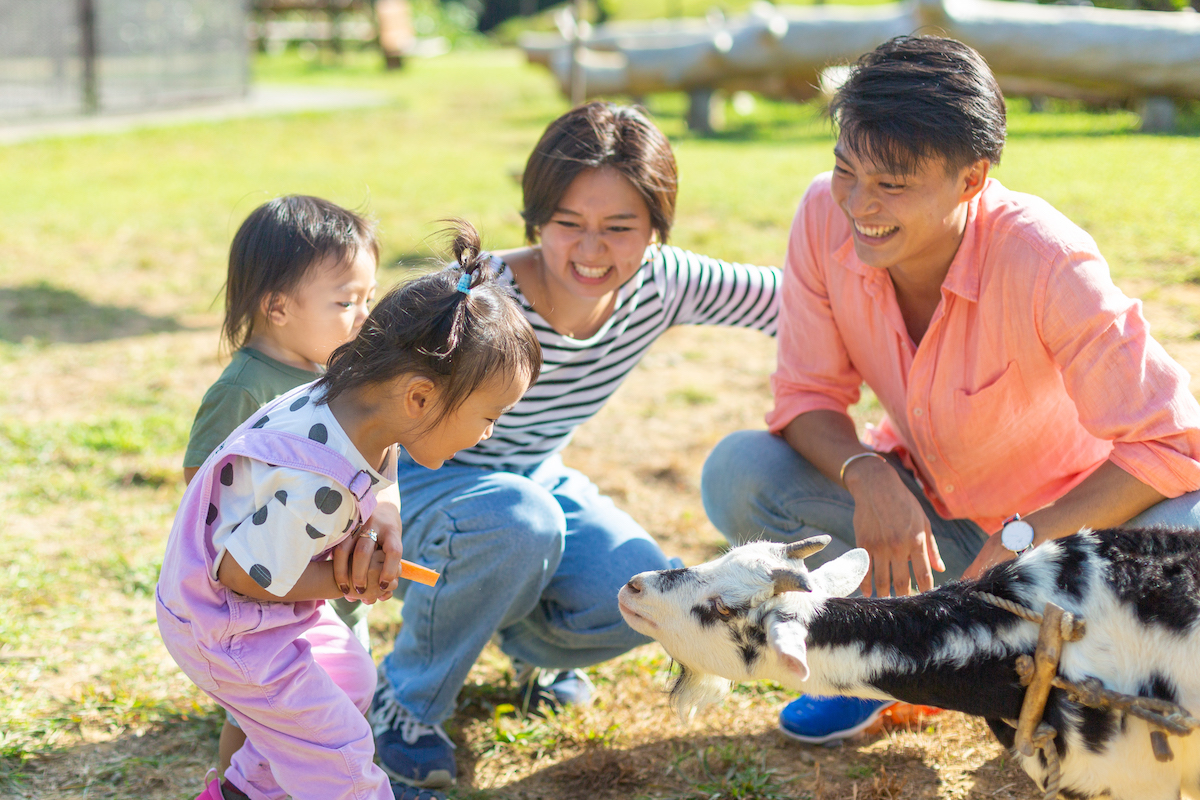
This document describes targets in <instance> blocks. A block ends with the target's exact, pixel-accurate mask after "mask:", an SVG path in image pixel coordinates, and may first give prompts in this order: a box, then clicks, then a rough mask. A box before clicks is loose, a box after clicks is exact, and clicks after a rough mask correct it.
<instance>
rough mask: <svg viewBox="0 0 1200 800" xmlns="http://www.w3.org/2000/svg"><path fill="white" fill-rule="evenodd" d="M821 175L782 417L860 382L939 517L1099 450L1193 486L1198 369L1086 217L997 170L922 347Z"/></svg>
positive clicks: (844, 401)
mask: <svg viewBox="0 0 1200 800" xmlns="http://www.w3.org/2000/svg"><path fill="white" fill-rule="evenodd" d="M829 185H830V174H829V173H825V174H823V175H820V176H818V177H817V178H816V179H815V180H814V181H813V183H812V186H810V187H809V190H808V192H807V193H806V194H805V196H804V200H803V201H802V202H801V203H800V209H799V211H798V212H797V213H796V218H795V221H794V222H793V223H792V231H791V238H790V240H789V242H788V253H787V262H786V265H785V268H784V278H783V309H782V312H781V314H780V323H779V367H778V370H777V371H776V372H775V374H774V375H772V376H771V385H772V388H773V389H774V393H775V408H774V409H773V410H772V411H771V412H770V413H769V414H768V415H767V425H768V426H769V427H770V429H771V431H772V432H776V433H778V432H779V431H781V430H782V429H783V428H785V427H786V426H787V424H788V423H789V422H791V421H792V420H793V419H795V418H796V417H797V416H798V415H800V414H803V413H804V412H806V411H814V410H816V409H829V410H832V411H838V412H841V413H846V411H847V408H848V406H850V405H851V404H853V403H854V402H856V401H857V400H858V397H859V386H860V385H861V384H862V383H864V382H865V383H866V384H867V385H868V386H870V387H871V389H873V390H874V392H875V394H876V395H877V396H878V397H879V402H880V403H881V404H882V406H883V408H884V410H885V411H886V412H887V413H886V416H885V417H884V419H883V421H882V422H881V423H880V425H879V426H878V427H875V428H872V429H870V430H869V431H868V444H870V445H871V446H873V447H875V448H876V449H878V450H882V451H892V450H895V451H898V452H899V453H900V454H901V456H902V457H903V459H904V462H905V464H906V465H907V466H908V467H909V468H910V469H912V470H913V471H914V472H915V473H916V474H917V476H918V477H919V478H920V479H921V481H922V483H923V484H924V486H925V491H926V494H927V495H928V497H929V500H930V501H931V502H932V503H933V505H934V507H935V508H936V509H937V510H938V513H939V514H941V515H942V516H944V517H946V518H948V519H952V518H968V519H971V520H973V521H974V522H976V523H977V524H978V525H979V526H980V527H982V528H983V529H984V530H985V531H994V530H996V529H998V528H999V527H1000V525H1001V523H1002V522H1003V520H1004V519H1005V518H1007V517H1008V516H1010V515H1012V514H1013V513H1015V512H1019V513H1021V514H1027V513H1029V512H1032V511H1035V510H1036V509H1038V508H1041V507H1043V506H1045V505H1047V504H1049V503H1051V502H1053V501H1054V500H1056V499H1058V498H1059V497H1061V496H1062V495H1063V494H1065V493H1066V492H1067V491H1068V490H1070V489H1071V488H1073V487H1074V486H1075V485H1077V484H1078V483H1080V482H1081V481H1082V480H1084V478H1086V477H1087V476H1088V475H1090V474H1091V473H1092V471H1093V470H1095V469H1096V468H1097V467H1098V466H1100V465H1101V464H1102V463H1104V461H1105V460H1107V459H1111V460H1112V461H1113V462H1114V463H1116V464H1117V465H1118V466H1120V467H1121V468H1122V469H1124V470H1125V471H1126V472H1128V473H1130V474H1131V475H1133V476H1134V477H1136V478H1138V479H1139V480H1141V481H1143V482H1145V483H1147V484H1149V485H1150V486H1152V487H1153V488H1155V489H1156V490H1157V491H1159V492H1161V493H1162V494H1163V495H1165V496H1167V497H1177V496H1179V495H1181V494H1183V493H1185V492H1189V491H1194V490H1196V489H1198V488H1200V461H1198V460H1197V459H1198V458H1200V406H1198V405H1197V403H1196V400H1195V399H1194V398H1193V397H1192V396H1191V394H1190V393H1189V391H1188V374H1187V373H1186V372H1185V371H1184V369H1183V368H1182V367H1180V366H1179V365H1178V364H1177V363H1176V362H1175V361H1173V360H1172V359H1171V358H1170V357H1169V356H1168V355H1167V354H1166V352H1165V351H1164V350H1163V349H1162V347H1161V345H1159V344H1158V343H1157V342H1156V341H1154V339H1152V338H1151V337H1150V333H1149V326H1148V325H1147V323H1146V320H1145V318H1144V317H1143V316H1142V313H1141V303H1140V302H1138V301H1136V300H1130V299H1129V298H1127V297H1126V296H1125V295H1124V294H1122V293H1121V291H1120V290H1119V289H1117V287H1116V286H1114V285H1113V283H1112V280H1111V279H1110V277H1109V274H1108V265H1107V264H1106V263H1105V261H1104V259H1103V258H1102V257H1101V255H1100V253H1099V251H1098V249H1097V248H1096V243H1095V242H1094V241H1092V238H1091V237H1090V236H1088V235H1087V234H1086V233H1085V232H1084V231H1082V230H1081V229H1080V228H1079V227H1077V226H1076V225H1075V224H1073V223H1072V222H1071V221H1070V220H1068V219H1067V218H1066V217H1064V216H1063V215H1062V214H1060V213H1058V212H1057V211H1055V210H1054V208H1052V207H1051V206H1050V205H1049V204H1048V203H1046V202H1045V201H1044V200H1041V199H1039V198H1037V197H1034V196H1032V195H1027V194H1020V193H1018V192H1011V191H1009V190H1008V189H1005V188H1004V187H1003V186H1002V185H1001V184H1000V183H999V182H998V181H996V180H994V179H989V180H988V183H987V186H986V187H985V188H984V190H983V191H982V192H981V193H980V194H979V195H978V196H977V197H976V198H975V199H974V200H972V201H971V203H970V206H969V208H968V216H967V227H966V231H965V234H964V236H963V240H962V244H961V245H960V246H959V248H958V253H957V254H956V255H955V257H954V261H953V262H952V263H951V265H950V271H949V272H948V273H947V275H946V279H945V281H944V282H943V284H942V300H941V303H940V304H939V305H938V308H937V310H936V311H935V312H934V315H933V320H932V321H931V322H930V325H929V330H928V331H927V332H926V334H925V336H924V338H923V339H922V340H921V343H920V346H916V345H914V344H913V341H912V338H911V337H910V336H909V335H908V331H907V329H906V328H905V325H904V320H903V318H902V317H901V315H900V307H899V305H897V303H896V296H895V293H894V291H893V289H892V282H891V278H890V276H889V275H888V272H887V271H886V270H883V269H874V268H872V267H868V266H867V265H866V264H864V263H862V262H861V261H860V260H859V259H858V257H857V256H856V255H855V252H854V244H853V242H852V241H851V231H850V224H849V222H848V221H847V219H846V216H845V214H843V213H842V210H841V209H840V208H838V206H837V204H836V203H834V201H833V198H832V196H831V195H830V189H829Z"/></svg>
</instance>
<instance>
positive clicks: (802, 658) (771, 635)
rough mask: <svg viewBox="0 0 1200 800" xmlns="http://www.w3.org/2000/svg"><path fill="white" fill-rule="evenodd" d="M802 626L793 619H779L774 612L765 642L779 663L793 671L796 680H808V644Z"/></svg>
mask: <svg viewBox="0 0 1200 800" xmlns="http://www.w3.org/2000/svg"><path fill="white" fill-rule="evenodd" d="M804 634H805V630H804V626H803V625H801V624H800V623H799V622H796V621H794V620H790V621H780V619H779V618H778V617H777V616H775V615H774V614H772V615H771V622H770V624H769V626H768V630H767V644H768V645H770V647H771V650H773V651H774V652H775V655H777V656H779V663H780V664H782V665H783V668H784V669H786V670H787V671H788V672H791V673H794V674H795V676H796V680H798V681H806V680H808V646H807V645H806V644H805V643H804Z"/></svg>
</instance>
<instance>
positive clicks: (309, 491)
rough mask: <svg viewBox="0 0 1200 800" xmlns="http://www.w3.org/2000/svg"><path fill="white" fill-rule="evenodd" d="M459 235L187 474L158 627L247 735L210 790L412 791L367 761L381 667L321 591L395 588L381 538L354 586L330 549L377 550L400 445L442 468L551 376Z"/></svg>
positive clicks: (221, 794)
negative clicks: (303, 377) (317, 369)
mask: <svg viewBox="0 0 1200 800" xmlns="http://www.w3.org/2000/svg"><path fill="white" fill-rule="evenodd" d="M456 230H457V233H456V237H455V240H454V255H455V257H456V259H457V260H458V264H457V265H455V266H452V267H447V268H444V269H441V270H439V271H436V272H432V273H430V274H427V275H424V276H422V277H420V278H417V279H416V280H414V281H412V282H410V283H407V284H404V285H402V286H399V287H397V288H395V289H393V290H392V291H390V292H389V293H388V294H387V296H385V297H384V298H383V299H382V300H381V301H380V302H379V304H378V305H377V306H376V307H375V309H374V310H373V311H372V312H371V314H370V316H368V317H367V319H366V321H365V322H364V323H363V326H362V328H361V329H360V330H359V332H358V334H357V335H356V336H355V338H354V339H353V340H351V341H350V342H347V343H346V344H344V345H342V346H340V347H339V348H337V349H336V350H335V351H334V352H333V355H332V356H331V357H330V361H329V367H328V371H327V372H326V373H325V375H324V376H322V377H321V378H320V379H318V380H316V381H314V382H312V383H309V384H304V385H302V386H300V387H298V388H296V389H295V390H293V391H291V392H289V393H287V394H285V395H283V396H281V397H280V398H278V399H277V400H275V401H273V402H270V403H268V404H267V405H266V406H264V407H263V408H262V409H260V410H259V411H258V412H256V413H254V414H253V415H251V417H250V418H249V419H248V420H246V422H245V423H243V424H242V425H241V426H240V427H239V428H237V429H236V430H235V431H234V432H233V433H232V434H230V435H229V437H228V438H227V439H226V440H225V442H224V443H223V444H222V445H221V446H219V447H218V448H217V449H216V450H215V451H214V452H213V453H212V454H211V455H210V456H209V457H208V459H207V460H206V461H205V462H204V464H203V465H202V466H201V467H200V468H199V471H198V472H197V474H196V476H195V479H194V480H192V482H191V483H190V484H189V485H188V488H187V491H186V493H185V494H184V498H183V502H182V504H181V506H180V509H179V512H178V514H177V515H176V517H175V525H174V528H173V529H172V531H171V536H170V539H169V540H168V543H167V553H166V556H165V558H164V560H163V568H162V572H161V575H160V578H159V583H158V590H157V612H158V621H159V629H160V631H161V632H162V636H163V641H164V643H165V644H166V646H167V650H168V651H169V652H170V653H171V655H172V657H173V658H174V659H175V660H176V662H178V664H179V666H180V667H181V668H182V669H183V671H184V672H185V673H186V674H187V675H188V677H190V678H191V679H192V680H193V681H195V683H196V684H197V685H198V686H199V687H200V688H202V689H203V690H205V691H206V692H207V693H208V694H209V695H211V696H212V697H213V698H214V699H215V700H216V701H217V702H218V703H220V704H221V705H222V706H223V707H224V708H225V709H226V710H227V711H228V712H229V713H230V714H231V715H232V716H233V717H234V718H235V719H236V720H237V722H238V723H239V726H240V727H241V728H242V730H244V731H245V732H246V736H247V741H246V744H245V745H243V746H242V748H241V749H240V750H238V751H237V752H236V753H235V754H234V755H233V759H232V763H231V765H230V767H229V769H228V770H226V771H225V773H224V775H223V776H218V778H217V779H215V780H211V781H209V782H208V784H207V785H206V786H205V789H204V792H203V793H202V794H201V795H200V797H199V798H197V800H236V798H246V797H255V798H260V797H283V796H285V795H290V796H291V797H293V798H296V800H318V799H319V800H351V798H354V800H394V798H395V797H404V796H408V795H407V794H406V793H408V792H409V790H408V789H406V788H405V787H404V786H398V787H393V786H392V785H391V783H390V781H389V780H388V776H387V775H386V774H385V773H384V772H383V771H382V770H381V769H380V768H379V767H377V766H375V765H374V763H372V758H373V756H374V753H375V746H374V742H373V740H372V739H373V737H372V732H371V729H370V727H369V725H368V724H367V721H366V719H365V718H364V716H363V715H364V713H365V712H366V711H367V710H368V708H369V707H370V704H371V698H372V695H373V694H374V692H375V666H374V662H373V661H372V660H371V657H370V655H369V654H368V653H367V651H366V649H365V648H364V647H363V645H362V644H360V643H359V641H358V640H357V639H356V638H355V637H354V636H353V635H352V634H351V632H350V630H349V628H347V627H346V626H345V624H344V623H342V622H341V621H340V620H339V619H338V618H337V617H336V616H335V615H334V614H333V612H332V611H331V610H330V607H329V605H328V604H326V603H323V602H321V601H323V600H332V599H335V598H339V597H343V596H346V599H347V600H360V601H362V602H366V603H373V602H375V601H377V600H381V599H387V598H389V597H391V594H392V592H393V591H394V590H395V589H396V588H397V585H398V583H399V579H391V580H386V579H384V578H383V575H384V574H385V573H386V574H389V575H391V574H395V570H394V569H392V570H385V566H388V565H387V561H388V560H389V559H390V558H392V557H393V556H392V555H386V556H385V553H384V551H383V550H373V551H372V548H371V547H368V548H366V550H365V552H367V553H368V554H370V555H369V558H368V559H366V562H365V563H359V559H358V550H357V548H356V550H355V564H354V565H353V566H354V572H355V575H356V579H355V585H359V573H363V575H362V576H361V577H363V578H365V580H364V581H362V583H365V585H366V593H365V594H355V595H354V596H352V597H351V596H348V595H347V590H346V588H345V587H339V585H338V580H337V578H336V577H335V574H336V573H335V563H334V561H331V560H329V555H330V554H331V552H333V551H334V548H335V546H337V545H338V544H339V543H341V542H343V541H348V540H350V539H351V537H357V538H366V539H368V541H367V542H365V544H368V545H372V547H373V542H374V540H375V538H376V537H375V531H374V530H371V529H370V528H369V527H367V526H366V525H364V524H363V522H364V521H365V520H367V519H368V518H370V516H371V511H372V510H373V509H374V506H375V499H376V495H377V494H378V493H379V492H380V491H382V490H384V489H386V488H388V487H390V486H392V484H394V483H395V480H396V468H397V455H398V452H397V445H399V446H400V447H401V448H403V451H404V453H405V454H406V459H409V460H411V461H412V462H415V463H417V464H420V465H421V466H422V467H424V468H427V469H430V470H435V469H437V468H438V467H440V466H441V465H442V463H443V462H444V461H446V460H447V459H449V458H451V457H452V456H453V455H454V454H455V453H456V452H457V451H459V450H461V449H464V448H467V447H472V446H474V445H475V444H478V443H479V442H480V441H482V440H484V439H487V438H488V437H489V436H491V434H492V429H493V426H494V424H495V422H496V420H497V419H498V418H499V417H500V415H501V414H503V413H504V412H506V411H508V410H509V409H510V408H512V407H513V406H514V405H515V404H516V402H517V401H518V400H519V399H520V398H521V396H522V395H523V394H524V393H525V391H526V389H527V388H528V387H529V386H530V384H532V383H533V382H534V381H536V380H537V377H538V374H539V372H540V369H541V348H540V346H539V344H538V341H537V338H536V337H535V335H534V333H533V330H532V328H531V327H530V325H529V322H528V321H526V319H525V317H524V316H523V315H522V314H521V311H520V309H519V308H518V307H517V305H516V303H515V302H514V301H513V300H512V298H511V297H509V296H508V294H507V292H506V291H505V290H503V289H500V288H498V287H497V286H496V284H495V283H494V281H493V277H494V276H493V274H492V268H491V266H490V263H489V257H488V256H487V255H486V254H484V253H481V252H480V250H479V237H478V235H477V234H476V233H475V231H474V229H472V228H471V226H470V225H467V224H466V223H463V222H459V223H457V229H456ZM337 552H341V553H342V554H343V559H344V558H345V555H346V552H347V550H346V549H342V548H338V550H337ZM394 557H398V555H396V556H394ZM390 566H392V567H394V566H395V564H394V562H393V563H392V564H391V565H390ZM417 572H420V570H418V571H417ZM433 577H434V578H436V576H433ZM446 579H451V576H449V575H447V576H446ZM221 778H223V779H224V780H221ZM412 796H420V793H419V792H418V793H416V794H415V795H412Z"/></svg>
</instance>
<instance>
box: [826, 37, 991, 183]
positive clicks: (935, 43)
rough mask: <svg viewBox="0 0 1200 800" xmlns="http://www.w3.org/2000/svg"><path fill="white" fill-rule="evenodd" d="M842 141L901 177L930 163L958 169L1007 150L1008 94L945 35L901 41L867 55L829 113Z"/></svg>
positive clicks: (965, 48) (976, 55) (974, 54)
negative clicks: (1006, 112) (940, 161)
mask: <svg viewBox="0 0 1200 800" xmlns="http://www.w3.org/2000/svg"><path fill="white" fill-rule="evenodd" d="M829 113H830V116H832V117H833V120H834V121H835V122H836V123H837V125H838V128H839V129H840V138H841V139H842V140H843V141H845V142H846V144H847V146H849V147H850V149H851V150H853V151H854V152H855V153H857V154H858V155H860V156H862V157H864V158H866V159H867V160H869V161H871V162H872V163H874V164H877V165H879V166H881V167H883V168H885V169H887V170H888V171H889V172H892V173H894V174H897V175H910V174H912V173H913V172H914V171H916V169H917V165H918V164H920V163H921V162H922V161H925V160H927V159H935V160H942V161H945V163H946V166H947V168H949V169H950V170H952V171H954V170H958V169H960V168H962V167H965V166H967V165H969V164H973V163H975V162H976V161H978V160H979V159H982V158H986V159H988V160H989V161H991V162H992V164H993V165H996V164H999V163H1000V154H1001V152H1002V151H1003V150H1004V139H1005V131H1006V125H1005V106H1004V95H1003V94H1002V93H1001V92H1000V87H999V85H997V83H996V78H995V76H994V75H992V71H991V69H990V68H989V67H988V65H987V62H986V61H984V60H983V57H982V56H981V55H979V53H977V52H975V50H973V49H971V48H970V47H968V46H967V45H965V44H963V43H962V42H959V41H955V40H954V39H945V38H942V37H940V36H897V37H896V38H895V39H891V40H890V41H887V42H884V43H883V44H881V45H879V47H877V48H875V49H874V50H872V51H871V52H869V53H867V54H865V55H863V56H862V57H861V58H859V59H858V61H857V62H856V63H855V64H854V65H853V66H852V67H851V68H850V77H849V78H847V79H846V82H845V83H843V84H842V86H841V88H839V89H838V91H837V94H836V95H834V98H833V102H831V103H830V106H829Z"/></svg>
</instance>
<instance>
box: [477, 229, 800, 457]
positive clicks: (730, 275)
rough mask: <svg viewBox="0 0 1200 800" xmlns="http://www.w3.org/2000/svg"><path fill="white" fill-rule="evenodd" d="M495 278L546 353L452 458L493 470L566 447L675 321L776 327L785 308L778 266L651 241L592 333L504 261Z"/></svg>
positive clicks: (770, 331) (767, 330) (766, 330)
mask: <svg viewBox="0 0 1200 800" xmlns="http://www.w3.org/2000/svg"><path fill="white" fill-rule="evenodd" d="M497 280H498V282H499V284H500V285H501V286H508V287H509V288H510V289H511V290H512V292H513V294H514V296H515V297H516V299H517V301H518V302H519V303H520V305H521V308H522V309H523V310H524V311H525V316H526V317H527V318H528V319H529V322H530V324H532V325H533V329H534V331H535V332H536V333H537V338H538V341H539V342H540V343H541V345H542V357H543V359H544V360H543V365H542V372H541V375H540V377H539V378H538V381H537V383H535V384H534V385H533V386H531V387H530V389H529V391H528V392H526V394H525V396H524V397H523V398H521V400H520V401H519V402H518V403H517V405H516V407H515V408H513V410H512V411H509V412H508V413H507V414H505V415H504V416H503V417H501V418H500V419H499V420H498V421H497V422H496V427H495V431H494V432H493V434H492V436H491V438H490V439H487V440H486V441H483V442H480V443H479V444H477V445H475V446H474V447H472V448H470V449H469V450H463V451H460V452H459V453H458V455H457V456H455V457H454V462H455V463H459V464H467V465H471V466H480V467H490V468H492V469H513V470H518V471H524V470H526V469H528V468H529V467H531V466H534V465H536V464H538V463H540V462H542V461H544V460H545V459H546V458H548V457H550V456H552V455H554V454H555V453H557V452H559V451H561V450H562V449H563V448H564V447H566V446H567V443H568V442H570V441H571V435H572V434H573V433H574V432H575V429H576V428H577V427H579V426H580V425H581V424H583V423H584V422H586V421H587V420H588V419H590V418H591V417H592V416H593V415H595V414H596V412H598V411H599V410H600V409H601V408H602V407H603V406H604V403H605V402H607V400H608V398H609V397H611V396H612V393H613V392H615V391H616V390H617V388H618V387H620V385H621V383H622V382H623V381H624V380H625V378H626V376H628V375H629V373H630V371H631V370H632V369H633V368H634V367H635V366H637V363H638V361H640V360H641V358H642V356H643V355H645V353H646V350H647V349H649V347H650V345H651V344H653V343H654V341H655V340H656V339H657V338H658V337H659V336H661V335H662V334H663V333H664V332H665V331H666V330H667V328H669V327H671V326H672V325H728V326H736V327H742V328H755V329H757V330H760V331H762V332H763V333H766V334H769V335H771V336H774V335H775V322H776V317H777V315H778V313H779V286H780V271H779V270H778V269H776V268H774V267H756V266H751V265H749V264H728V263H726V262H724V261H719V260H717V259H715V258H708V257H706V256H701V255H697V254H695V253H689V252H687V251H686V250H680V249H679V248H677V247H660V246H657V245H652V246H651V247H650V248H648V249H647V250H646V260H645V261H644V262H643V263H642V266H641V267H640V268H639V269H638V271H637V272H636V273H635V274H634V276H633V277H632V278H630V279H629V281H627V282H626V283H625V284H624V285H623V286H621V288H620V289H618V290H617V299H616V304H615V307H614V308H613V312H612V316H611V317H609V319H608V321H606V322H605V323H604V326H603V327H601V328H600V330H599V331H597V332H596V334H595V335H594V336H592V337H591V338H588V339H572V338H570V337H568V336H563V335H562V334H560V333H558V332H556V331H555V330H554V328H552V327H550V325H549V324H548V323H547V322H546V320H544V319H543V318H542V317H541V315H540V314H538V313H537V312H536V311H534V310H533V307H532V306H531V305H530V303H529V300H528V299H527V298H526V297H525V296H524V295H523V294H522V293H521V290H520V288H519V287H518V286H517V285H516V283H515V282H514V281H513V275H512V271H511V270H510V269H508V266H507V265H506V264H504V263H503V262H501V263H500V265H499V274H498V278H497Z"/></svg>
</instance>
